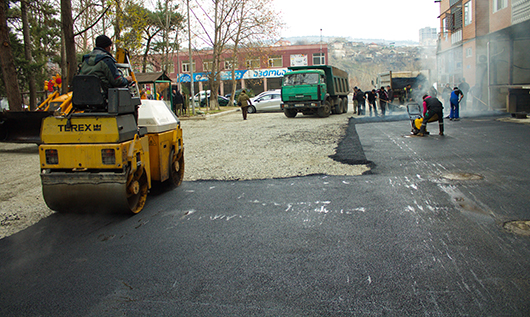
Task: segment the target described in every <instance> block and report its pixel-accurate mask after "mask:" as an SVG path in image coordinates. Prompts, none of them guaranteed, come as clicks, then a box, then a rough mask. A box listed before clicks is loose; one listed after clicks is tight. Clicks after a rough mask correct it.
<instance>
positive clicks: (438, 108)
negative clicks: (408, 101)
mask: <svg viewBox="0 0 530 317" xmlns="http://www.w3.org/2000/svg"><path fill="white" fill-rule="evenodd" d="M443 108H444V107H443V105H442V102H441V101H440V100H438V98H436V97H431V96H429V95H424V96H423V113H424V115H423V122H422V124H421V128H420V132H419V133H418V136H424V135H425V134H427V123H428V122H434V121H436V120H438V128H439V134H440V135H444V117H443Z"/></svg>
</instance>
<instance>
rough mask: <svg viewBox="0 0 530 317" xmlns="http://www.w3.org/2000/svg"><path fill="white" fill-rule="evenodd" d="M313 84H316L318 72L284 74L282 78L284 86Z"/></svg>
mask: <svg viewBox="0 0 530 317" xmlns="http://www.w3.org/2000/svg"><path fill="white" fill-rule="evenodd" d="M314 84H318V74H315V73H307V74H292V75H286V76H285V78H284V80H283V85H284V86H296V85H314Z"/></svg>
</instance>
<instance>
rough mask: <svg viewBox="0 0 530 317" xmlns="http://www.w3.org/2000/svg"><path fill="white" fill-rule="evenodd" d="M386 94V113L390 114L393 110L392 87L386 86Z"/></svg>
mask: <svg viewBox="0 0 530 317" xmlns="http://www.w3.org/2000/svg"><path fill="white" fill-rule="evenodd" d="M386 94H387V95H388V112H389V113H391V112H392V110H393V109H394V107H395V105H394V90H392V87H390V86H386Z"/></svg>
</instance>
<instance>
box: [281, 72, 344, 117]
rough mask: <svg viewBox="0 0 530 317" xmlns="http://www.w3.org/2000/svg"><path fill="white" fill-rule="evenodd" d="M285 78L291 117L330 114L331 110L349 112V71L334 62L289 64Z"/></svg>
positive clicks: (284, 94) (284, 96) (284, 93)
mask: <svg viewBox="0 0 530 317" xmlns="http://www.w3.org/2000/svg"><path fill="white" fill-rule="evenodd" d="M289 69H290V70H291V72H287V73H285V75H284V76H283V82H282V100H283V103H284V106H283V112H284V113H285V116H286V117H288V118H294V117H296V114H297V113H298V112H302V113H303V114H304V115H309V114H316V115H318V116H319V117H329V115H330V114H331V113H337V114H341V113H346V112H348V94H349V92H350V86H349V81H348V73H347V72H345V71H343V70H340V69H338V68H336V67H333V66H328V65H315V66H297V67H289Z"/></svg>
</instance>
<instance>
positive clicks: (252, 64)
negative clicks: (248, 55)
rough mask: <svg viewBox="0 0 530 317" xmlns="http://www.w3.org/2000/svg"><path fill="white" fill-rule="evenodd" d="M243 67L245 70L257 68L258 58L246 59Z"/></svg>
mask: <svg viewBox="0 0 530 317" xmlns="http://www.w3.org/2000/svg"><path fill="white" fill-rule="evenodd" d="M245 66H246V67H247V69H252V68H259V67H260V64H259V58H257V59H247V60H246V62H245Z"/></svg>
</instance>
